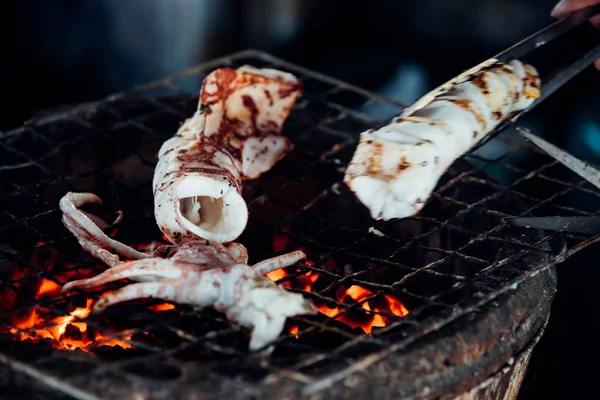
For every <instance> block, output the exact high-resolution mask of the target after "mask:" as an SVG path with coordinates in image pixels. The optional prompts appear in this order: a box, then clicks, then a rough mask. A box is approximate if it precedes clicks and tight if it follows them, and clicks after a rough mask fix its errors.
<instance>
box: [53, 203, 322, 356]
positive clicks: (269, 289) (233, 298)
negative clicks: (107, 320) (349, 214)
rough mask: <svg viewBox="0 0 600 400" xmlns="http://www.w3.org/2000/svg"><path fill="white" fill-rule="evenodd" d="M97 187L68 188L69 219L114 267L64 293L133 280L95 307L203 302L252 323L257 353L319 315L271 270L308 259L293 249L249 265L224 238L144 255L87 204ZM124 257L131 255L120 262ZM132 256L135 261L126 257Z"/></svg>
mask: <svg viewBox="0 0 600 400" xmlns="http://www.w3.org/2000/svg"><path fill="white" fill-rule="evenodd" d="M100 202H101V200H100V199H99V198H98V197H97V196H96V195H94V194H92V193H67V195H65V196H64V197H63V199H61V202H60V208H61V210H62V212H63V223H64V224H65V226H66V227H67V229H69V230H70V231H71V233H73V235H75V237H77V239H78V241H79V243H80V244H81V246H82V247H83V248H84V249H85V250H87V251H89V252H90V253H91V254H92V255H94V256H95V257H97V258H99V259H100V260H102V261H103V262H105V263H107V264H108V265H109V266H110V267H111V268H109V269H107V270H106V271H104V272H103V273H101V274H99V275H97V276H95V277H93V278H88V279H80V280H75V281H72V282H69V283H67V284H65V285H64V286H63V288H62V292H63V293H67V292H69V291H72V290H74V289H91V288H95V287H98V286H101V285H104V284H106V283H109V282H114V281H118V280H121V279H130V280H132V281H134V282H135V283H130V284H129V285H126V286H124V287H122V288H121V289H118V290H115V291H112V292H109V293H105V294H104V295H102V296H101V297H100V299H99V300H98V301H97V302H96V304H95V305H94V308H93V310H92V311H93V312H95V313H97V312H101V311H103V310H104V309H106V308H107V307H109V306H111V305H114V304H117V303H121V302H125V301H129V300H136V299H148V298H154V299H162V300H167V301H171V302H175V303H184V304H189V305H192V306H193V307H196V308H206V307H214V308H215V309H216V310H217V311H219V312H223V313H224V314H225V315H226V316H227V318H228V319H229V320H230V321H232V322H237V323H238V324H240V325H241V326H244V327H247V328H249V329H251V334H250V343H249V348H250V350H251V351H257V350H261V349H264V351H266V352H270V351H271V350H272V346H270V344H271V343H272V342H273V341H274V340H276V339H277V337H278V336H279V335H280V334H281V332H282V330H283V328H284V324H285V321H286V319H287V318H288V317H292V316H296V315H302V314H314V313H315V311H314V310H313V308H312V307H311V303H310V302H309V301H308V300H306V299H305V298H304V297H303V296H302V295H301V294H298V293H292V292H289V291H287V290H286V289H284V288H282V287H280V286H278V285H277V284H275V283H274V282H273V281H271V280H270V279H268V278H266V277H265V275H266V274H268V273H269V272H271V271H275V270H277V269H280V268H285V267H288V266H291V265H294V264H296V263H297V262H300V261H303V260H305V259H306V256H305V254H304V253H303V252H302V251H294V252H291V253H287V254H283V255H280V256H277V257H274V258H270V259H267V260H264V261H261V262H259V263H257V264H255V265H254V266H248V265H247V262H248V252H247V251H246V248H245V247H244V246H243V245H241V244H239V243H233V242H232V243H227V244H221V243H218V242H212V241H209V240H197V241H189V242H186V243H184V244H182V245H175V246H171V245H167V246H161V247H159V248H158V249H156V250H155V251H154V252H153V253H152V254H146V253H140V252H138V251H137V250H134V249H132V248H131V247H129V246H126V245H124V244H122V243H119V242H117V241H115V240H113V239H111V238H109V237H108V236H106V235H105V234H104V233H103V232H102V230H101V229H100V227H98V225H97V224H101V226H108V225H106V224H105V223H104V222H103V221H101V220H99V219H98V218H97V217H95V216H93V215H91V214H88V213H85V212H83V211H82V210H80V207H81V206H83V205H84V204H86V203H100ZM121 257H122V258H123V259H124V260H121ZM125 260H128V262H125Z"/></svg>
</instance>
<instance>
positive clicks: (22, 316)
mask: <svg viewBox="0 0 600 400" xmlns="http://www.w3.org/2000/svg"><path fill="white" fill-rule="evenodd" d="M44 245H45V244H44V243H42V242H40V243H38V246H39V247H40V249H38V250H37V252H36V253H35V254H34V256H33V258H32V260H31V265H32V266H33V267H35V268H39V269H46V270H49V271H50V270H57V269H58V268H61V269H65V271H64V272H63V273H60V274H58V276H57V277H56V278H55V279H56V281H54V280H50V279H46V278H39V279H35V278H33V277H32V278H31V279H30V280H26V279H24V278H27V277H28V276H30V275H31V270H30V269H28V268H27V267H25V266H19V265H16V266H15V268H14V269H13V272H12V275H11V277H10V279H9V282H15V283H14V284H13V287H14V288H12V289H11V288H7V289H5V290H4V291H3V292H2V293H0V310H1V311H9V310H12V309H14V308H15V307H17V306H18V305H19V301H20V299H19V296H20V295H21V293H26V294H27V296H26V297H28V298H29V299H31V298H33V299H35V300H42V299H44V298H57V297H60V296H61V294H60V290H61V287H62V285H61V284H59V283H57V282H63V281H65V282H66V281H69V280H71V279H75V278H83V277H88V276H91V274H92V273H91V271H88V273H85V274H84V275H86V276H81V272H75V271H73V270H69V269H68V268H69V267H73V265H69V264H68V263H66V262H65V261H64V260H62V259H60V255H59V253H58V252H57V251H56V250H54V249H52V248H44V247H41V246H44ZM92 306H93V301H92V300H91V299H87V300H86V304H85V306H80V307H75V308H74V309H69V310H68V311H66V314H65V315H59V316H57V315H56V314H54V313H51V312H50V311H49V310H48V309H47V308H44V307H42V306H35V307H33V308H31V309H29V310H26V311H24V312H20V313H16V314H13V315H12V316H11V317H9V323H10V325H9V326H8V327H7V330H8V331H9V332H10V333H12V334H13V335H14V336H13V338H14V339H15V340H17V341H25V340H32V341H34V342H38V341H40V340H43V339H47V340H49V341H50V342H51V344H52V346H53V347H54V348H56V349H60V350H75V349H81V350H83V351H85V352H91V347H92V346H91V345H95V346H98V345H104V346H121V347H122V348H125V349H127V348H131V347H132V346H131V345H130V344H129V343H128V340H130V339H131V335H127V336H126V337H125V338H123V339H117V338H115V337H113V336H112V335H109V334H105V333H102V332H98V331H97V330H95V329H92V328H90V327H89V326H88V324H87V323H86V322H83V321H82V319H85V318H87V317H88V316H89V315H90V313H91V310H92Z"/></svg>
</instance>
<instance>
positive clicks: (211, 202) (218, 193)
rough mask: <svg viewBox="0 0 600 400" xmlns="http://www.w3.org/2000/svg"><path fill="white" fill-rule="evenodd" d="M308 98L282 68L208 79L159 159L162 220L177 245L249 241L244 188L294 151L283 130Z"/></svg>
mask: <svg viewBox="0 0 600 400" xmlns="http://www.w3.org/2000/svg"><path fill="white" fill-rule="evenodd" d="M301 93H302V87H301V84H300V82H299V81H298V79H297V78H296V77H295V76H294V75H292V74H289V73H286V72H282V71H278V70H274V69H258V68H254V67H251V66H243V67H240V68H238V69H235V70H234V69H231V68H221V69H217V70H215V71H213V72H212V73H211V74H209V75H208V76H207V77H206V79H205V80H204V83H203V86H202V89H201V91H200V100H199V105H198V109H197V111H196V112H195V113H194V115H193V116H191V117H190V118H188V119H187V120H186V121H184V123H183V124H182V125H181V127H180V128H179V130H178V131H177V133H176V134H175V135H174V136H173V137H172V138H170V139H169V140H167V141H166V142H165V143H164V144H163V146H162V147H161V149H160V150H159V153H158V158H159V160H158V163H157V166H156V169H155V174H154V179H153V193H154V197H155V201H154V214H155V217H156V221H157V224H158V226H159V228H160V229H161V231H162V232H163V233H164V234H165V236H167V237H168V239H169V240H170V241H171V242H172V243H175V244H182V243H185V242H188V241H193V240H195V239H196V238H203V239H208V240H211V241H215V242H221V243H227V242H232V241H234V240H235V239H237V238H238V237H239V235H241V233H242V232H243V230H244V229H245V227H246V224H247V222H248V209H247V205H246V203H245V201H244V199H243V197H242V194H241V190H242V181H243V180H247V179H255V178H257V177H259V176H260V175H261V174H262V173H264V172H266V171H268V170H269V169H271V167H272V166H273V165H274V164H275V163H277V162H278V161H279V160H280V159H281V158H283V157H284V156H285V155H286V154H287V153H289V152H290V151H291V150H292V148H293V146H292V143H291V142H290V140H289V139H288V138H286V137H284V136H282V134H281V131H282V128H283V124H284V122H285V120H286V119H287V117H288V115H289V113H290V111H291V109H292V107H293V105H294V104H295V102H296V100H297V98H298V97H299V96H300V95H301Z"/></svg>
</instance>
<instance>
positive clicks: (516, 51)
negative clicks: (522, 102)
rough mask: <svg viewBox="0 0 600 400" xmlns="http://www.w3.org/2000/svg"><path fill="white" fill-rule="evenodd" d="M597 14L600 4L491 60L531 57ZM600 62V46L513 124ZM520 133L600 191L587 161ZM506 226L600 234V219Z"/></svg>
mask: <svg viewBox="0 0 600 400" xmlns="http://www.w3.org/2000/svg"><path fill="white" fill-rule="evenodd" d="M596 14H600V4H597V5H594V6H591V7H587V8H584V9H581V10H579V11H576V12H574V13H572V14H571V15H570V16H568V17H567V18H564V19H562V20H560V21H558V22H555V23H553V24H552V25H550V26H548V27H546V28H544V29H542V30H541V31H539V32H537V33H534V34H533V35H531V36H529V37H528V38H526V39H524V40H522V41H521V42H519V43H517V44H515V45H514V46H512V47H510V48H508V49H507V50H505V51H503V52H502V53H500V54H498V55H496V56H495V57H493V58H492V59H491V60H494V59H495V60H498V61H502V62H509V61H511V60H513V59H518V58H520V57H523V56H525V55H527V54H528V53H530V52H531V51H533V50H535V49H537V48H539V47H541V46H543V45H545V44H546V43H548V42H550V41H552V40H554V39H556V38H558V37H560V36H562V35H563V34H565V33H567V32H568V31H570V30H571V29H573V28H575V27H576V26H578V25H581V24H582V23H584V22H586V21H588V20H589V19H590V18H591V17H593V16H594V15H596ZM598 58H600V44H598V45H596V46H595V47H594V48H593V49H591V50H589V51H588V52H587V53H585V54H584V55H583V56H582V57H580V58H579V59H577V60H576V61H575V62H573V63H572V64H570V65H569V66H567V67H565V68H563V69H562V70H560V71H558V72H557V73H555V74H554V75H553V76H552V77H550V78H549V79H546V80H545V81H544V82H543V83H542V90H541V97H540V98H539V99H538V100H536V101H535V102H534V103H533V104H532V105H531V106H530V107H529V108H527V109H526V110H524V111H522V112H520V113H518V114H517V115H515V116H513V117H512V118H511V121H510V123H513V122H514V121H515V120H516V119H517V118H519V117H520V116H521V115H522V114H523V113H524V112H526V111H529V110H531V109H532V108H533V107H534V106H536V105H537V104H539V103H541V102H542V101H543V100H545V99H547V98H548V97H550V96H551V95H552V94H553V93H554V92H555V91H557V90H558V89H560V88H561V87H562V86H563V85H564V84H565V83H567V82H568V81H569V80H571V79H572V78H573V77H575V76H576V75H577V74H579V73H580V72H581V71H583V70H584V69H585V68H587V67H588V66H590V65H591V64H592V63H593V62H594V61H595V60H596V59H598ZM517 130H518V132H519V133H520V134H521V135H523V136H524V137H525V138H527V139H528V140H530V141H531V142H532V143H534V144H535V145H536V146H538V147H539V148H540V149H542V150H543V151H544V152H546V153H547V154H548V155H550V156H551V157H553V158H554V159H556V160H557V161H559V162H560V163H562V164H563V165H565V166H566V167H567V168H569V169H571V170H572V171H573V172H575V173H576V174H578V175H580V176H581V177H582V178H584V179H586V180H587V181H588V182H590V183H591V184H592V185H594V186H595V187H597V188H598V189H600V170H598V169H596V168H595V167H593V166H591V165H590V164H588V163H585V162H584V161H581V160H579V159H577V158H576V157H574V156H573V155H571V154H569V153H567V152H566V151H564V150H561V149H559V148H558V147H556V146H554V145H552V144H550V143H548V142H547V141H545V140H543V139H541V138H539V137H538V136H535V135H534V134H532V133H531V132H529V130H527V129H524V128H517ZM503 221H504V222H506V223H509V224H512V225H516V226H521V227H527V228H537V229H544V230H552V231H563V232H573V233H583V234H592V235H596V234H600V216H585V217H561V216H556V217H554V216H553V217H515V218H504V219H503Z"/></svg>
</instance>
